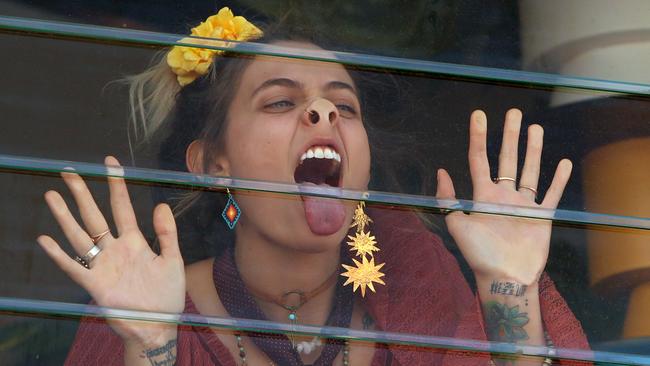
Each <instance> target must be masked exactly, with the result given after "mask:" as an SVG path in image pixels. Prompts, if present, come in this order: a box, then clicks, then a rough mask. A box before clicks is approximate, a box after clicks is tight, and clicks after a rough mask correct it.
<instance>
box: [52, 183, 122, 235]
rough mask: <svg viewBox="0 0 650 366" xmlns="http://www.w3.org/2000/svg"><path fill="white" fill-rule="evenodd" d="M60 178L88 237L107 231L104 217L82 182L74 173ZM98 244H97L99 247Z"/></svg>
mask: <svg viewBox="0 0 650 366" xmlns="http://www.w3.org/2000/svg"><path fill="white" fill-rule="evenodd" d="M61 176H62V177H63V181H64V182H65V184H66V185H67V186H68V188H69V189H70V192H72V196H73V197H74V199H75V202H76V203H77V207H79V212H80V213H81V220H83V222H84V225H85V226H86V231H87V232H88V234H89V235H90V237H91V238H92V237H94V236H97V235H99V234H101V233H103V232H105V231H106V230H108V223H106V219H105V218H104V215H103V214H102V212H101V211H100V210H99V207H97V204H96V203H95V200H94V199H93V196H92V194H91V193H90V190H88V186H87V185H86V183H85V182H84V180H83V179H82V178H81V177H80V176H79V175H78V174H75V173H61ZM108 237H110V234H109V235H106V236H105V238H108ZM100 242H104V239H103V238H102V240H100ZM100 242H98V243H97V244H98V245H100V246H101V243H100Z"/></svg>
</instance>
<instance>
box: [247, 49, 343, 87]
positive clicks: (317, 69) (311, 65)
mask: <svg viewBox="0 0 650 366" xmlns="http://www.w3.org/2000/svg"><path fill="white" fill-rule="evenodd" d="M276 44H277V45H280V46H288V47H301V48H311V49H320V48H318V47H317V46H315V45H313V44H309V43H302V42H291V41H283V42H278V43H276ZM278 77H283V78H288V79H294V80H297V81H301V83H303V84H306V85H307V84H312V83H319V82H330V81H342V82H346V83H350V84H353V81H352V78H351V77H350V74H349V73H348V71H347V70H346V69H345V68H344V67H343V65H341V64H338V63H335V62H323V61H312V60H303V59H296V58H286V57H277V56H257V57H255V59H254V60H253V61H252V62H251V64H250V65H249V66H248V68H247V69H246V71H245V73H244V75H243V80H242V82H243V84H244V85H245V84H259V83H263V82H264V81H265V80H267V79H269V78H278Z"/></svg>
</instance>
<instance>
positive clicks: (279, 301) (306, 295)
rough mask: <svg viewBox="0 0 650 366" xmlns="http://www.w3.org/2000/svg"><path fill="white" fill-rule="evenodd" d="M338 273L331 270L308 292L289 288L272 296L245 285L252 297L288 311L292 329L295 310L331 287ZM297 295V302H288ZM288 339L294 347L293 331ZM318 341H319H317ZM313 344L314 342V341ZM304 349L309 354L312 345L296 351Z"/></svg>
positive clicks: (296, 319) (295, 322) (295, 320)
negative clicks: (325, 277) (323, 279)
mask: <svg viewBox="0 0 650 366" xmlns="http://www.w3.org/2000/svg"><path fill="white" fill-rule="evenodd" d="M338 274H339V271H338V269H337V270H335V271H334V272H332V274H331V275H330V276H329V277H328V278H327V279H326V280H325V281H323V283H321V284H320V286H318V287H316V288H315V289H313V290H311V291H309V292H304V291H302V290H291V291H287V292H285V293H284V294H282V295H280V296H277V297H274V296H272V295H268V294H265V293H263V292H261V291H259V290H256V289H254V288H252V287H250V286H246V288H247V289H248V291H249V292H250V293H251V295H253V297H255V298H257V299H259V300H262V301H265V302H268V303H272V304H275V305H277V306H279V307H281V308H284V309H285V310H287V311H288V312H289V314H288V315H287V318H288V320H289V322H290V323H291V326H292V328H293V329H295V326H296V325H297V324H298V314H297V311H298V310H299V309H300V308H301V307H302V306H303V305H305V304H306V303H307V302H308V301H309V300H311V299H313V298H314V297H316V296H317V295H319V294H320V293H322V292H323V291H325V290H327V289H328V288H330V287H332V285H334V284H335V283H336V279H337V275H338ZM296 296H297V297H298V302H297V303H295V304H294V305H291V304H290V303H289V300H290V297H296ZM289 339H290V340H291V346H292V347H293V348H296V341H295V338H294V335H293V332H291V333H289ZM319 343H320V342H319ZM314 344H315V343H314ZM303 349H305V351H306V352H305V353H307V354H309V353H311V351H312V347H310V346H307V347H306V348H305V347H301V348H298V351H299V352H300V351H302V350H303Z"/></svg>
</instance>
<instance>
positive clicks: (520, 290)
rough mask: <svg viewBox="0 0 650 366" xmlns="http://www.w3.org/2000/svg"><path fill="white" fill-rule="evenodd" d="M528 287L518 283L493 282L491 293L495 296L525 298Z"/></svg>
mask: <svg viewBox="0 0 650 366" xmlns="http://www.w3.org/2000/svg"><path fill="white" fill-rule="evenodd" d="M527 288H528V286H526V285H522V284H519V283H517V282H508V281H497V280H494V281H492V284H491V285H490V293H491V294H493V295H510V296H517V297H520V296H524V294H525V293H526V289H527Z"/></svg>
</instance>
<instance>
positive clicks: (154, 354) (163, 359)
mask: <svg viewBox="0 0 650 366" xmlns="http://www.w3.org/2000/svg"><path fill="white" fill-rule="evenodd" d="M142 357H143V358H146V359H147V360H149V363H150V364H151V366H173V365H175V364H176V339H172V340H171V341H169V342H167V343H166V344H165V345H164V346H162V347H158V348H151V349H146V350H144V351H143V355H142Z"/></svg>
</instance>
